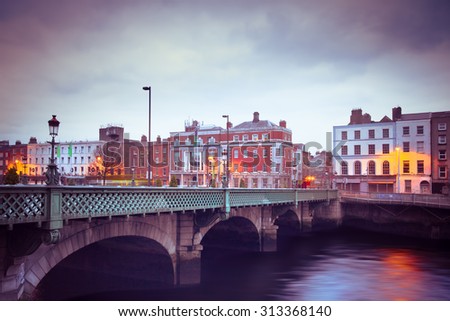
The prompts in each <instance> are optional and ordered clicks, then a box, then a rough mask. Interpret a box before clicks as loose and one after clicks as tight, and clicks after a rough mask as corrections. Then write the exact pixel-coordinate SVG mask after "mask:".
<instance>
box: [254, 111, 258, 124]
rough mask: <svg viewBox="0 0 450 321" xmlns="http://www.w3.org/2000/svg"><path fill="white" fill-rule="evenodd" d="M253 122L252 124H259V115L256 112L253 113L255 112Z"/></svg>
mask: <svg viewBox="0 0 450 321" xmlns="http://www.w3.org/2000/svg"><path fill="white" fill-rule="evenodd" d="M253 122H254V123H257V122H259V113H258V112H257V111H255V112H254V113H253Z"/></svg>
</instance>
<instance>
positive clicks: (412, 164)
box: [333, 107, 431, 193]
mask: <svg viewBox="0 0 450 321" xmlns="http://www.w3.org/2000/svg"><path fill="white" fill-rule="evenodd" d="M430 115H431V114H430V113H420V114H402V111H401V108H400V107H395V108H393V110H392V119H391V118H389V117H387V116H384V117H383V118H382V119H381V120H380V121H378V122H374V121H372V120H371V117H370V115H368V114H364V115H363V114H362V110H361V109H356V110H353V111H352V115H351V117H350V123H349V124H348V125H344V126H334V128H333V134H334V155H333V156H334V160H333V162H334V171H335V173H334V174H335V181H336V183H337V187H338V188H340V189H345V190H350V191H357V192H399V193H419V192H421V193H429V192H431V189H430V186H431V177H430V176H431V159H430V154H431V145H430Z"/></svg>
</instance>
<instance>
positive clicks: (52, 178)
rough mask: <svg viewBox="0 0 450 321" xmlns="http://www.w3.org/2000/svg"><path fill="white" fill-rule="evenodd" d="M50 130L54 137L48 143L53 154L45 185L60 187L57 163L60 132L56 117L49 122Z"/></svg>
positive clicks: (53, 116)
mask: <svg viewBox="0 0 450 321" xmlns="http://www.w3.org/2000/svg"><path fill="white" fill-rule="evenodd" d="M48 129H49V132H50V136H52V140H51V141H50V142H47V143H50V144H51V145H52V152H51V157H50V164H48V166H47V172H46V173H45V176H46V178H47V180H46V181H45V183H46V184H47V185H50V186H56V185H59V173H58V167H57V166H56V163H55V161H56V159H55V145H56V143H55V137H56V136H58V130H59V121H58V120H57V119H56V115H52V119H50V120H49V121H48Z"/></svg>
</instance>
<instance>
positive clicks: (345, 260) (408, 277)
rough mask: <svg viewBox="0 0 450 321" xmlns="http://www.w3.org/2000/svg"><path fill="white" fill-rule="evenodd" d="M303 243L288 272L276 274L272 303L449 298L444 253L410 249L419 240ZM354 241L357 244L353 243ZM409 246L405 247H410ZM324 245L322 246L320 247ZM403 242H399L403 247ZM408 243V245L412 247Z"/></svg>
mask: <svg viewBox="0 0 450 321" xmlns="http://www.w3.org/2000/svg"><path fill="white" fill-rule="evenodd" d="M332 240H333V242H332V243H331V244H330V243H328V244H324V242H323V240H318V242H317V243H316V245H314V240H313V239H310V240H307V241H306V242H305V243H307V244H303V245H302V246H300V248H304V247H308V246H309V247H312V248H313V250H312V251H311V250H310V251H309V254H306V255H305V251H300V252H298V255H299V256H297V259H298V260H297V262H296V264H295V265H293V266H292V268H291V270H290V271H286V272H281V273H279V274H278V275H277V278H278V281H279V289H278V290H276V291H275V293H273V294H271V295H270V297H271V298H272V299H276V300H379V301H386V300H387V301H394V300H450V271H449V270H448V269H447V268H446V266H447V267H448V264H449V258H448V257H449V256H448V254H449V252H448V250H439V249H433V248H430V247H426V246H425V247H424V248H422V249H417V248H413V247H412V246H414V243H416V242H418V241H417V240H409V239H408V240H404V241H405V242H404V243H403V242H401V243H399V242H398V239H396V238H393V239H392V244H390V245H389V246H388V247H386V246H385V243H386V240H383V241H379V240H374V239H372V238H367V237H365V238H361V237H359V238H352V239H348V237H346V236H337V237H336V236H334V237H333V238H332ZM355 241H356V242H355ZM408 242H409V243H408ZM320 243H322V244H320ZM402 243H403V244H402ZM411 245H412V246H411Z"/></svg>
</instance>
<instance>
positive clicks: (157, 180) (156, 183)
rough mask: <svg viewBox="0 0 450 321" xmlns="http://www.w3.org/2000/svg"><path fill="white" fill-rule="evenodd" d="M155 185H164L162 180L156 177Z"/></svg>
mask: <svg viewBox="0 0 450 321" xmlns="http://www.w3.org/2000/svg"><path fill="white" fill-rule="evenodd" d="M155 185H156V187H161V186H162V181H161V180H160V179H159V178H158V179H156V182H155Z"/></svg>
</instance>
